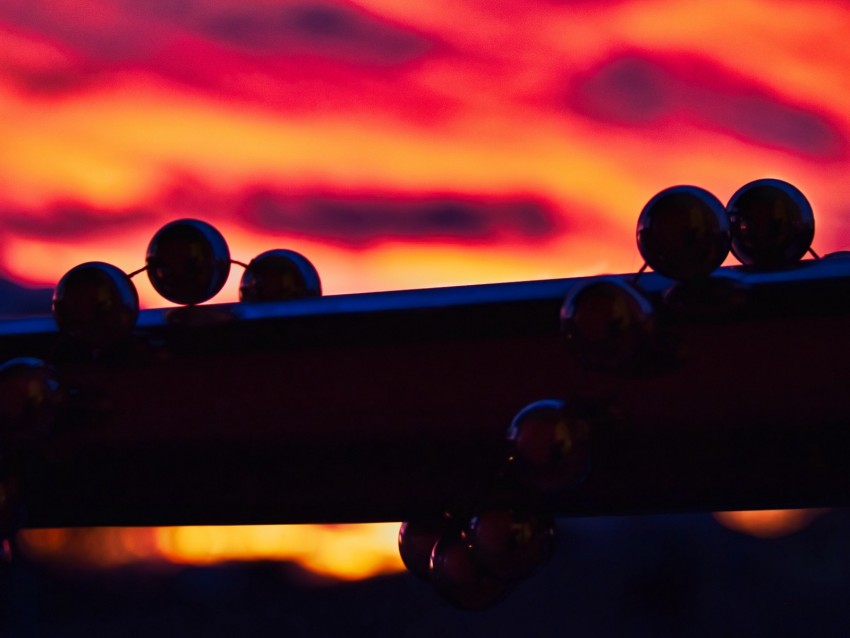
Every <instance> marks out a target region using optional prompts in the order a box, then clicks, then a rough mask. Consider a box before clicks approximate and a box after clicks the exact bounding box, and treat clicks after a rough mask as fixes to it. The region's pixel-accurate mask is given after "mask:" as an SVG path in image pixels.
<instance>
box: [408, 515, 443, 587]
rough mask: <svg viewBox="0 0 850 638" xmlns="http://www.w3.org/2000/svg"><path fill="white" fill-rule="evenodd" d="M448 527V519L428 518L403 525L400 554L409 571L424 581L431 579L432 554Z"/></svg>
mask: <svg viewBox="0 0 850 638" xmlns="http://www.w3.org/2000/svg"><path fill="white" fill-rule="evenodd" d="M447 527H448V520H447V519H446V518H428V519H422V520H416V521H407V522H404V523H402V524H401V528H399V531H398V552H399V554H400V555H401V560H402V562H403V563H404V566H405V567H407V571H409V572H410V573H411V574H415V575H416V576H419V577H420V578H422V579H424V580H428V579H430V569H431V566H430V563H431V552H432V551H433V549H434V545H436V544H437V541H438V540H439V539H440V536H441V535H442V534H443V533H444V532H445V531H446V530H447Z"/></svg>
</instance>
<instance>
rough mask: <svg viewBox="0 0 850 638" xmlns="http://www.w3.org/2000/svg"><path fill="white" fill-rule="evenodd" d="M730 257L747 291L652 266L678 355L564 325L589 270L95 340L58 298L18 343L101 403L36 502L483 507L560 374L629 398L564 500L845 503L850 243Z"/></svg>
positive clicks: (363, 511) (407, 510)
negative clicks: (595, 342) (749, 266)
mask: <svg viewBox="0 0 850 638" xmlns="http://www.w3.org/2000/svg"><path fill="white" fill-rule="evenodd" d="M716 276H719V277H725V278H727V279H729V280H731V281H733V282H734V284H735V286H736V287H738V288H740V290H741V291H742V292H743V294H744V295H745V296H746V298H747V303H746V304H745V306H743V307H741V308H735V309H732V310H729V311H728V312H725V311H723V309H722V308H721V309H720V310H719V311H716V312H715V311H711V305H712V303H713V302H706V305H707V306H708V307H709V311H704V312H703V311H701V310H699V308H696V309H695V310H693V311H685V312H676V311H674V310H671V309H670V308H667V307H666V306H664V302H663V300H662V293H663V292H664V290H665V289H667V288H668V287H669V286H670V285H671V282H670V281H669V280H667V279H665V278H663V277H660V276H658V275H655V274H652V273H649V274H644V275H643V276H642V277H641V278H640V281H639V284H638V285H639V287H640V288H641V289H642V290H643V291H644V293H645V294H646V295H647V296H648V297H649V298H650V299H652V300H653V302H654V303H655V304H656V305H657V307H658V308H659V309H660V310H661V312H662V315H663V317H662V318H663V319H664V326H665V334H666V335H667V339H668V341H669V342H671V343H673V344H674V346H675V347H674V348H673V349H674V350H675V351H676V352H677V353H679V355H680V356H678V359H677V361H676V363H675V365H671V366H669V367H667V368H664V369H658V370H654V371H652V372H647V373H645V374H642V375H630V376H626V377H621V376H618V375H615V374H609V373H596V372H588V371H586V370H585V369H583V368H582V366H581V365H580V364H579V363H578V362H577V361H576V360H575V358H574V357H573V356H572V355H571V354H570V352H569V351H568V349H567V347H566V344H565V343H564V341H563V339H562V337H561V334H560V332H559V318H558V313H559V308H560V305H561V302H562V300H563V298H564V295H565V294H566V293H567V291H568V290H569V289H570V288H571V287H572V286H573V285H576V283H578V282H579V281H582V280H578V279H567V280H555V281H541V282H526V283H516V284H500V285H488V286H470V287H462V288H447V289H432V290H422V291H406V292H389V293H379V294H366V295H346V296H337V297H325V298H320V299H310V300H304V301H297V302H289V303H270V304H256V305H239V304H225V305H213V306H205V307H197V308H178V309H170V310H148V311H144V312H143V313H142V315H141V317H140V321H139V325H138V329H137V331H136V333H135V335H134V337H133V339H132V340H130V341H129V342H127V343H125V344H122V345H121V346H120V347H119V348H117V349H115V350H113V351H110V352H106V353H103V354H101V355H100V356H98V357H97V358H93V357H91V356H90V355H88V354H86V353H85V352H82V351H80V350H78V349H77V348H76V347H75V346H74V344H72V343H68V342H66V341H64V340H63V339H61V338H60V337H59V335H58V334H57V333H56V331H55V328H54V327H53V323H52V320H51V319H50V318H49V317H47V318H36V319H27V320H10V321H4V322H0V360H5V359H8V358H10V357H13V356H36V357H45V358H50V359H51V360H52V361H53V362H54V363H55V365H56V366H57V368H58V369H59V370H60V372H61V373H62V375H63V377H64V378H65V379H66V381H67V383H68V384H69V385H70V386H72V387H75V388H78V389H79V393H78V395H77V401H78V403H80V405H82V406H83V407H81V408H80V407H79V406H78V409H76V410H75V411H73V413H72V414H71V415H70V416H66V418H65V420H64V422H63V423H60V427H57V429H56V432H55V433H54V434H53V435H52V436H51V437H50V438H49V439H48V440H47V441H46V442H45V443H44V444H43V445H42V446H41V447H40V448H39V449H38V450H37V451H36V453H35V454H34V455H32V456H31V457H29V458H28V459H27V461H26V466H25V471H24V483H23V489H24V501H25V503H26V505H27V520H26V524H27V525H28V526H33V527H43V526H76V525H173V524H236V523H272V522H274V523H279V522H356V521H378V520H404V519H410V518H413V517H415V516H416V515H420V514H425V513H431V512H436V511H440V510H443V509H458V508H466V507H470V506H472V505H474V504H475V503H476V502H479V501H480V500H481V499H483V498H487V494H488V493H490V490H491V489H492V487H493V484H494V481H495V477H496V475H497V474H498V471H499V468H500V467H501V464H502V456H503V437H504V433H505V429H506V428H507V426H508V424H509V423H510V421H511V419H512V417H513V416H514V415H515V414H516V412H518V411H519V410H520V409H521V408H523V407H524V406H525V405H526V404H528V403H530V402H532V401H536V400H539V399H544V398H557V397H563V398H567V399H575V400H592V401H594V402H596V403H599V404H605V405H611V406H612V407H614V408H616V410H617V412H618V413H619V414H621V415H622V416H621V418H620V419H618V420H616V421H610V422H606V423H604V424H600V425H599V426H598V427H597V428H596V430H595V431H594V432H593V442H592V454H593V470H592V472H591V474H590V477H589V478H588V480H587V481H586V482H585V483H584V484H583V485H581V486H580V487H578V488H576V489H574V490H572V491H568V492H565V493H562V494H560V495H558V496H557V497H555V498H554V500H553V501H552V503H551V505H552V506H553V507H554V508H555V509H556V510H557V511H558V512H559V513H561V514H564V515H588V514H618V513H638V512H668V511H669V512H672V511H687V510H711V509H737V508H772V507H802V506H827V505H846V504H848V501H850V498H849V497H850V464H848V463H847V459H848V458H850V423H848V419H850V394H848V387H850V383H848V382H850V373H848V367H847V362H848V354H850V260H843V259H822V260H819V261H811V262H805V263H803V264H801V265H800V266H799V267H797V268H795V269H793V270H790V271H783V272H777V273H748V272H746V271H744V270H740V269H722V270H721V271H720V272H719V273H718V275H716ZM627 277H628V276H625V277H624V278H627ZM698 305H699V304H697V306H698Z"/></svg>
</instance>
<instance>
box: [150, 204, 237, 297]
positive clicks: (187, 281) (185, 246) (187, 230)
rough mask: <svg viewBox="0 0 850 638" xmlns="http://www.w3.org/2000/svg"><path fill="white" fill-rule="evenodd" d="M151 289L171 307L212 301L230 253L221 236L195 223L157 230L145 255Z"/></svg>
mask: <svg viewBox="0 0 850 638" xmlns="http://www.w3.org/2000/svg"><path fill="white" fill-rule="evenodd" d="M147 266H148V277H149V278H150V280H151V284H153V287H154V289H155V290H156V291H157V292H158V293H159V294H160V295H162V296H163V297H165V298H166V299H168V300H169V301H173V302H174V303H179V304H186V305H193V304H199V303H202V302H204V301H207V300H208V299H211V298H213V297H214V296H215V295H216V294H217V293H218V291H219V290H221V288H222V286H224V283H225V282H226V281H227V276H228V275H229V274H230V250H229V249H228V247H227V242H226V241H225V240H224V237H222V235H221V233H220V232H218V231H217V230H216V229H215V228H213V227H212V226H210V225H209V224H207V223H206V222H202V221H200V220H197V219H179V220H177V221H174V222H171V223H170V224H166V225H165V226H163V227H162V228H160V229H159V230H158V231H157V233H156V234H155V235H154V236H153V239H151V243H150V244H149V245H148V253H147Z"/></svg>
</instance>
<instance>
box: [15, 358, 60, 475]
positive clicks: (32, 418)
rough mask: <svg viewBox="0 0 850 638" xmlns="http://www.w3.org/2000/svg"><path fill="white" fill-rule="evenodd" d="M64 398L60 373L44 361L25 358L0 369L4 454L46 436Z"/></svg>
mask: <svg viewBox="0 0 850 638" xmlns="http://www.w3.org/2000/svg"><path fill="white" fill-rule="evenodd" d="M64 397H65V394H64V391H63V390H62V386H61V384H60V383H59V379H58V377H57V375H56V371H55V370H54V369H53V367H52V366H49V365H48V364H47V363H45V362H44V361H42V360H41V359H31V358H28V357H21V358H18V359H11V360H9V361H7V362H6V363H4V364H3V365H2V366H0V451H3V452H5V451H6V450H7V449H8V448H9V446H14V445H15V444H20V443H25V442H30V441H31V440H32V439H35V438H38V437H40V436H43V435H44V434H45V433H46V432H47V431H48V430H49V429H50V427H51V426H52V425H53V423H54V421H55V419H56V412H57V410H58V408H59V407H60V406H61V404H62V401H63V399H64ZM0 461H2V459H0Z"/></svg>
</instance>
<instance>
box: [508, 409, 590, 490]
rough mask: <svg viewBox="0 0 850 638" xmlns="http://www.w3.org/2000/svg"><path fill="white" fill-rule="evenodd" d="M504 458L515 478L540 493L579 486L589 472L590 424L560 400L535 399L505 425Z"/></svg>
mask: <svg viewBox="0 0 850 638" xmlns="http://www.w3.org/2000/svg"><path fill="white" fill-rule="evenodd" d="M507 440H508V447H509V452H508V460H509V462H510V465H511V470H512V472H513V474H514V475H515V476H516V478H517V480H518V481H519V482H520V483H522V484H524V485H527V486H529V487H533V488H535V489H537V490H539V491H541V492H544V493H554V492H559V491H561V490H564V489H567V488H570V487H575V486H576V485H579V484H580V483H581V482H582V481H583V480H584V479H585V478H586V477H587V474H588V472H589V471H590V423H589V421H588V420H587V419H586V418H583V417H581V416H579V415H577V414H574V411H573V410H570V409H569V408H568V407H567V404H566V403H565V402H564V401H559V400H555V399H550V400H545V401H537V402H535V403H532V404H531V405H528V406H526V407H525V408H523V409H522V410H521V411H520V412H519V414H517V415H516V417H514V420H513V421H512V422H511V425H510V427H509V428H508V434H507Z"/></svg>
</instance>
